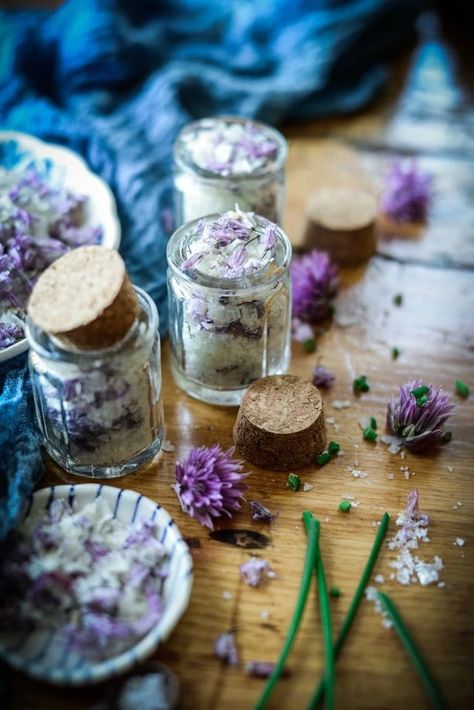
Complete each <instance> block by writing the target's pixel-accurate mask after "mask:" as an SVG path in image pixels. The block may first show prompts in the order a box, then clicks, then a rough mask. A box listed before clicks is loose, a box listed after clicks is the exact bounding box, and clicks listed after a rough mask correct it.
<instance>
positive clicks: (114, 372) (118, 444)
mask: <svg viewBox="0 0 474 710" xmlns="http://www.w3.org/2000/svg"><path fill="white" fill-rule="evenodd" d="M134 288H135V292H136V295H137V299H138V304H139V315H138V318H137V319H136V320H135V323H134V324H133V325H132V327H131V328H130V330H129V331H128V333H127V334H126V336H125V337H124V338H123V339H122V340H121V341H120V342H118V343H115V344H114V345H112V346H110V347H108V348H104V349H102V350H83V349H76V348H72V347H70V346H68V347H66V346H65V345H64V344H63V343H62V342H60V341H59V340H58V339H57V338H54V336H50V335H48V334H47V333H45V332H44V331H43V330H41V328H39V327H38V326H36V325H35V324H34V323H33V322H32V321H31V320H30V319H28V320H27V327H26V335H27V338H28V342H29V344H30V356H29V365H30V373H31V380H32V384H33V394H34V399H35V405H36V414H37V418H38V422H39V426H40V429H41V432H42V434H43V437H44V439H43V443H44V446H45V448H46V451H47V452H48V454H49V455H50V456H51V458H53V459H54V461H56V462H57V463H58V464H59V465H60V466H62V467H63V468H64V469H66V471H68V472H70V473H75V474H78V475H82V476H90V477H93V478H113V477H117V476H123V475H125V474H126V473H129V472H131V471H135V470H136V469H137V468H138V467H139V466H141V465H142V464H144V463H145V462H147V461H149V460H150V459H151V458H153V456H155V454H157V453H158V451H159V450H160V447H161V443H162V439H163V415H162V404H161V364H160V337H159V332H158V311H157V309H156V306H155V304H154V303H153V301H152V300H151V298H150V297H149V296H148V294H146V293H145V292H144V291H142V290H141V289H140V288H137V287H134Z"/></svg>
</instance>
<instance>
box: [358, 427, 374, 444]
mask: <svg viewBox="0 0 474 710" xmlns="http://www.w3.org/2000/svg"><path fill="white" fill-rule="evenodd" d="M362 436H363V437H364V439H365V440H366V441H377V432H376V431H374V430H373V429H372V427H370V426H366V427H365V429H364V431H363V434H362Z"/></svg>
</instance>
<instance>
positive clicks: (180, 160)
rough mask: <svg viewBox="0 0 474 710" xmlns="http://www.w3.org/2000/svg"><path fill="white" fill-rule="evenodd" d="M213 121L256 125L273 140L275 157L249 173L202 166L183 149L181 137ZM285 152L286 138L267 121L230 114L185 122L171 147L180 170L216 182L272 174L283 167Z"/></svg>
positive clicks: (237, 180) (286, 148) (251, 178)
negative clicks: (223, 170)
mask: <svg viewBox="0 0 474 710" xmlns="http://www.w3.org/2000/svg"><path fill="white" fill-rule="evenodd" d="M213 123H216V124H217V123H239V124H246V123H251V124H252V125H253V126H256V127H257V128H258V129H259V130H260V131H261V132H262V133H264V134H265V135H266V136H268V137H269V138H271V139H272V140H273V141H274V143H275V144H276V146H277V148H278V150H277V155H276V157H275V159H274V160H273V161H272V162H271V163H270V164H269V165H262V166H261V167H259V168H257V169H256V170H254V171H253V172H250V173H249V172H247V173H230V174H229V175H222V174H221V173H218V172H215V171H213V170H209V169H207V168H202V167H201V166H199V165H197V164H196V163H195V162H194V161H193V160H192V158H191V156H190V153H189V151H187V150H186V149H185V145H184V142H183V137H184V136H185V135H186V134H187V133H191V132H192V131H197V130H198V129H200V128H201V127H203V126H205V125H206V124H208V125H209V126H211V125H212V124H213ZM287 154H288V144H287V142H286V138H285V137H284V136H283V134H282V133H280V131H278V130H277V129H276V128H273V126H270V125H268V124H267V123H262V122H261V121H255V120H254V119H252V118H245V117H242V116H232V115H229V116H227V115H224V116H208V117H206V118H200V119H199V120H197V121H192V122H191V123H188V124H186V126H184V128H182V129H181V131H180V132H179V133H178V136H177V138H176V140H175V143H174V147H173V156H174V162H175V165H177V166H178V167H179V168H181V169H182V170H185V171H187V172H191V173H193V174H194V175H199V177H202V178H205V179H207V180H209V181H216V182H220V181H221V180H233V181H236V182H239V181H243V180H253V179H255V178H262V177H267V176H268V177H269V176H272V175H274V174H275V173H277V172H278V171H279V170H281V169H282V168H283V165H284V163H285V161H286V157H287Z"/></svg>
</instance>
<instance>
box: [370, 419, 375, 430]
mask: <svg viewBox="0 0 474 710" xmlns="http://www.w3.org/2000/svg"><path fill="white" fill-rule="evenodd" d="M370 428H371V429H377V420H376V418H375V417H370Z"/></svg>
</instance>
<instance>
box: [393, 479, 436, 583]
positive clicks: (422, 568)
mask: <svg viewBox="0 0 474 710" xmlns="http://www.w3.org/2000/svg"><path fill="white" fill-rule="evenodd" d="M418 498H419V496H418V491H417V490H414V491H412V492H411V493H410V494H409V496H408V503H407V507H406V510H405V511H404V512H403V513H400V514H399V516H398V518H397V521H396V523H397V526H398V527H399V528H400V529H399V530H398V532H397V533H396V534H395V535H394V536H393V537H392V539H391V540H389V541H388V548H389V550H396V551H397V557H396V559H395V560H394V561H393V562H391V563H390V566H391V567H392V568H393V569H394V570H395V572H394V573H392V574H391V576H390V578H391V579H396V581H397V582H399V583H400V584H411V583H414V582H419V583H420V584H421V585H422V586H426V585H428V584H433V583H434V582H438V580H439V572H440V571H441V570H442V569H443V561H442V560H441V558H440V557H438V556H437V555H435V556H434V558H433V561H432V562H425V561H424V560H421V559H420V558H419V557H418V555H413V554H412V550H417V549H418V547H419V544H420V542H429V537H428V523H429V519H428V516H427V515H425V514H424V513H420V512H419V509H418Z"/></svg>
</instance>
